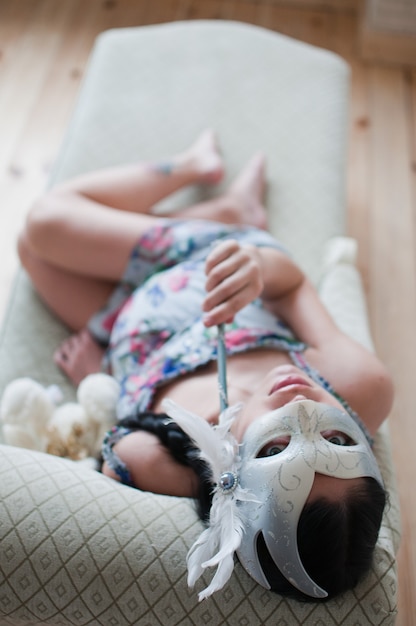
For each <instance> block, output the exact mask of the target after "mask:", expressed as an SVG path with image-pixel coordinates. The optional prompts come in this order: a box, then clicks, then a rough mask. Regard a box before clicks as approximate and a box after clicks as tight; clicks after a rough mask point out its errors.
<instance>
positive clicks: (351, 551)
mask: <svg viewBox="0 0 416 626" xmlns="http://www.w3.org/2000/svg"><path fill="white" fill-rule="evenodd" d="M120 424H121V425H123V426H126V427H127V428H131V429H132V430H133V429H140V430H146V431H148V432H151V433H153V434H154V435H156V436H157V437H158V438H159V439H160V442H161V443H162V444H163V445H164V446H165V447H166V448H167V449H168V450H169V452H170V453H171V455H172V456H173V458H174V459H175V460H176V461H178V462H179V463H181V464H182V465H186V466H188V467H191V468H192V469H193V470H194V472H195V474H196V475H197V477H198V482H199V493H198V497H197V510H198V514H199V516H200V518H201V519H202V520H203V521H208V519H209V512H210V508H211V501H212V490H213V483H212V479H211V474H210V470H209V468H208V466H207V464H206V463H205V462H204V461H202V460H201V459H200V458H199V450H198V449H197V448H196V447H195V445H194V444H193V442H192V441H191V439H190V438H189V437H188V435H186V433H184V431H183V430H182V429H181V428H179V426H178V425H177V424H175V423H174V422H172V421H171V420H170V418H169V417H168V416H167V415H164V414H156V413H152V412H147V413H140V414H138V415H137V416H133V417H131V418H126V419H124V420H122V421H121V422H120ZM385 504H386V492H385V491H384V489H383V488H382V487H381V485H379V483H378V482H377V481H376V480H374V479H373V478H367V477H364V478H363V479H362V481H361V483H360V484H359V485H357V484H355V485H354V486H353V487H351V488H350V489H349V490H348V491H347V493H346V496H345V498H344V500H343V501H333V500H329V499H326V498H319V499H317V500H314V501H313V502H309V503H307V504H306V505H305V507H304V509H303V511H302V514H301V516H300V519H299V524H298V549H299V554H300V558H301V561H302V564H303V566H304V568H305V570H306V571H307V572H308V574H309V576H310V577H311V578H312V579H313V580H314V581H315V582H316V583H317V584H318V585H319V586H320V587H322V588H323V589H325V591H326V592H327V593H328V597H327V598H324V600H328V599H330V598H331V597H334V596H336V595H338V594H339V593H341V592H343V591H346V590H348V589H352V588H353V587H355V586H356V584H357V583H358V582H359V580H360V579H361V578H362V577H363V576H364V574H365V573H366V572H368V570H369V569H370V567H371V563H372V558H373V552H374V547H375V544H376V541H377V537H378V532H379V529H380V525H381V520H382V516H383V511H384V507H385ZM257 550H258V554H259V559H260V563H261V565H262V568H263V570H264V573H265V575H266V578H267V579H268V581H269V583H270V586H271V588H272V590H273V591H275V592H277V593H280V594H281V595H286V596H289V597H293V598H296V599H298V600H309V601H313V600H314V598H310V597H309V596H306V595H304V594H303V593H302V592H300V591H298V590H297V589H296V588H295V587H293V585H291V583H290V582H289V581H288V580H287V579H286V578H285V577H284V576H283V574H281V572H280V570H279V569H278V568H277V566H276V565H275V564H274V561H273V560H272V558H271V556H270V553H269V551H268V550H267V548H266V544H265V542H264V539H263V536H262V535H261V534H260V535H259V538H258V543H257ZM317 601H322V600H317Z"/></svg>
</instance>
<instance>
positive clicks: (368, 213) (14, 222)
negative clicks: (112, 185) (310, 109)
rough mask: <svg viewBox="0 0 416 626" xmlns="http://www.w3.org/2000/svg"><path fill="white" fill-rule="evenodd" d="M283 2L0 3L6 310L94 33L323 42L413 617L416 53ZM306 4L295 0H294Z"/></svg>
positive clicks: (405, 615)
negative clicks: (391, 51)
mask: <svg viewBox="0 0 416 626" xmlns="http://www.w3.org/2000/svg"><path fill="white" fill-rule="evenodd" d="M295 4H296V3H293V2H286V3H285V2H281V3H279V2H278V1H277V0H274V1H271V0H88V1H87V2H85V0H59V2H57V1H56V0H36V2H33V1H32V0H19V1H18V2H17V1H16V0H0V137H1V140H0V202H1V204H0V210H1V226H2V227H1V229H0V246H1V249H2V264H1V267H0V316H2V315H3V312H4V309H5V306H6V302H7V297H8V294H9V291H10V286H11V282H12V278H13V275H14V273H15V270H16V268H17V257H16V253H15V242H16V238H17V233H18V231H19V229H20V227H21V224H22V222H23V220H24V216H25V215H26V212H27V210H28V207H29V206H30V203H31V202H32V201H33V199H34V198H35V197H36V196H37V195H38V194H39V193H40V192H41V190H42V189H43V187H44V186H45V185H46V183H47V178H48V173H49V171H50V168H51V167H52V165H53V163H54V160H55V158H56V155H57V153H58V151H59V146H60V143H61V141H62V138H63V136H64V133H65V129H66V126H67V123H68V120H69V118H70V114H71V111H72V107H73V105H74V102H75V99H76V95H77V92H78V89H79V85H80V82H81V80H82V77H83V74H84V70H85V67H86V63H87V61H88V55H89V53H90V50H91V47H92V45H93V42H94V39H95V37H96V36H97V35H98V33H99V32H101V31H103V30H106V29H108V28H112V27H123V26H136V25H145V24H153V23H160V22H166V21H172V20H186V19H233V20H240V21H243V22H248V23H253V24H257V25H259V26H263V27H266V28H271V29H274V30H276V31H278V32H281V33H283V34H286V35H289V36H292V37H295V38H297V39H301V40H302V41H305V42H307V43H310V44H313V45H317V46H321V47H324V48H328V49H330V50H333V51H334V52H337V53H338V54H340V55H341V56H343V57H344V58H345V59H346V60H347V61H348V62H349V63H350V66H351V107H350V126H349V138H350V141H349V154H348V165H347V171H346V176H347V189H348V231H349V234H350V235H352V236H354V237H356V238H357V240H358V242H359V266H360V270H361V272H362V276H363V280H364V285H365V290H366V294H367V302H368V308H369V315H370V320H371V327H372V331H373V335H374V342H375V345H376V348H377V351H378V353H379V354H380V356H381V358H382V359H383V360H384V361H385V362H386V364H387V365H388V367H389V368H390V370H391V372H392V374H393V377H394V380H395V385H396V390H397V394H396V401H395V406H394V410H393V413H392V418H391V420H390V427H391V436H392V444H393V456H394V460H395V465H396V470H397V477H398V484H399V492H400V498H401V507H402V517H403V542H402V548H401V550H400V555H399V596H400V617H399V620H398V624H399V626H414V624H415V623H416V622H415V619H416V618H415V615H416V593H415V590H416V490H415V488H414V478H413V475H414V473H415V471H416V459H415V453H414V431H415V428H414V425H413V422H414V418H413V412H414V406H413V405H414V392H413V389H414V387H415V385H416V260H415V243H416V242H415V237H416V234H415V233H416V231H415V207H416V62H415V67H414V68H412V67H410V68H409V66H407V67H404V66H403V67H401V66H400V65H397V64H396V65H390V66H389V65H381V64H377V63H369V62H363V61H362V60H361V58H360V56H359V44H358V28H357V18H356V16H355V13H354V12H353V10H352V9H351V6H352V3H350V2H348V3H339V4H338V7H345V8H344V10H338V11H337V10H335V7H336V6H337V3H332V4H331V6H330V5H329V4H328V3H327V5H328V7H329V6H330V8H322V7H325V3H320V5H321V8H314V4H319V3H313V2H312V1H310V0H308V2H306V1H305V3H304V7H303V8H302V7H299V6H296V5H295ZM297 4H299V3H297Z"/></svg>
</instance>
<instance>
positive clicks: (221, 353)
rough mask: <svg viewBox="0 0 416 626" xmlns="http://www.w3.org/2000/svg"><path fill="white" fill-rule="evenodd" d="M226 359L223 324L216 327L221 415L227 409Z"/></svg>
mask: <svg viewBox="0 0 416 626" xmlns="http://www.w3.org/2000/svg"><path fill="white" fill-rule="evenodd" d="M226 357H227V353H226V350H225V341H224V324H219V325H218V347H217V358H218V389H219V392H220V409H221V413H222V412H223V411H225V409H226V408H227V407H228V395H227V372H226Z"/></svg>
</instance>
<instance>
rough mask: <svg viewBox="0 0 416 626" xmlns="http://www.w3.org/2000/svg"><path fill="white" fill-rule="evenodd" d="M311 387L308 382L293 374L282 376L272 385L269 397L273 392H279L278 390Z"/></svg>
mask: <svg viewBox="0 0 416 626" xmlns="http://www.w3.org/2000/svg"><path fill="white" fill-rule="evenodd" d="M292 386H296V387H312V385H311V384H310V383H309V381H307V380H305V378H303V377H302V376H297V375H293V374H289V375H287V376H284V377H283V378H281V379H280V380H278V382H277V383H275V384H274V385H273V387H272V388H271V391H270V393H269V395H270V396H271V395H272V394H273V393H274V392H275V391H279V390H280V389H284V388H285V387H292Z"/></svg>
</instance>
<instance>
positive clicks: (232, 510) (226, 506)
mask: <svg viewBox="0 0 416 626" xmlns="http://www.w3.org/2000/svg"><path fill="white" fill-rule="evenodd" d="M163 408H164V410H165V411H166V413H167V414H168V415H169V416H170V417H172V419H174V420H175V422H176V423H177V424H178V425H179V426H180V427H181V428H182V430H184V431H185V432H186V433H187V435H188V436H189V437H190V438H191V439H192V440H193V441H194V442H195V445H196V446H197V447H198V448H199V449H200V451H201V458H203V459H204V460H205V461H206V462H207V463H208V464H209V466H210V468H211V471H212V476H213V480H214V482H215V483H218V481H219V479H220V476H221V474H222V473H223V472H227V471H229V472H233V473H234V474H236V475H237V476H238V472H239V469H240V457H239V454H238V442H237V441H236V440H235V438H234V437H233V435H232V434H231V433H230V427H231V424H232V422H233V420H234V419H235V416H236V414H237V413H238V411H239V410H240V408H241V405H235V406H233V407H230V408H228V409H226V410H225V411H223V412H222V414H221V415H220V418H219V424H218V426H210V425H209V423H208V422H207V421H206V420H204V419H203V418H202V417H200V416H199V415H195V414H194V413H191V412H190V411H186V410H185V409H183V408H182V407H179V406H178V405H177V404H175V403H174V402H172V400H168V399H166V400H164V401H163ZM239 500H240V501H241V500H255V498H254V497H253V495H252V494H250V493H249V492H247V491H246V490H244V489H241V487H239V486H238V485H237V487H236V489H235V490H234V491H232V492H231V493H227V492H224V491H223V490H222V489H221V488H220V487H218V485H217V486H216V488H215V492H214V497H213V500H212V506H211V512H210V522H209V527H208V528H207V529H205V530H204V531H203V533H202V534H201V535H200V537H199V538H198V539H197V540H196V542H195V543H194V544H193V546H192V547H191V549H190V550H189V552H188V556H187V565H188V585H189V586H190V587H193V586H194V584H195V582H196V581H197V580H198V578H199V577H200V576H201V575H202V574H203V573H204V570H205V569H206V568H208V567H215V566H217V570H216V572H215V574H214V577H213V578H212V581H211V583H210V584H209V585H208V587H207V588H206V589H204V590H203V591H202V592H201V593H200V594H199V595H198V598H199V600H203V599H204V598H207V597H208V596H210V595H211V594H212V593H214V592H215V591H218V590H219V589H221V588H222V587H223V586H224V585H225V583H226V582H227V581H228V579H229V578H230V576H231V574H232V572H233V569H234V552H235V551H236V550H237V549H238V547H239V546H240V544H241V540H242V537H243V533H244V523H243V520H242V519H241V516H240V515H239V509H238V504H237V503H238V501H239Z"/></svg>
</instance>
